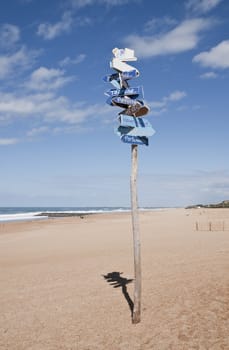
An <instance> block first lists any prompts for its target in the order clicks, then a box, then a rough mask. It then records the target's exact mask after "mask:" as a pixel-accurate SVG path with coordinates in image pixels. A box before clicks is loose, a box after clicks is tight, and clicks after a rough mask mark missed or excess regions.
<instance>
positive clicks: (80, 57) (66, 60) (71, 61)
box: [59, 53, 86, 67]
mask: <svg viewBox="0 0 229 350" xmlns="http://www.w3.org/2000/svg"><path fill="white" fill-rule="evenodd" d="M85 58H86V55H85V54H83V53H82V54H79V55H78V56H76V57H75V58H70V57H69V56H67V57H65V58H64V59H63V60H61V61H60V62H59V65H60V66H61V67H65V66H68V65H69V64H79V63H81V62H83V61H84V60H85Z"/></svg>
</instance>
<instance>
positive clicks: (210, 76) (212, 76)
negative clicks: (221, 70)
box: [200, 72, 218, 79]
mask: <svg viewBox="0 0 229 350" xmlns="http://www.w3.org/2000/svg"><path fill="white" fill-rule="evenodd" d="M217 77H218V74H216V73H215V72H206V73H204V74H201V76H200V78H201V79H215V78H217Z"/></svg>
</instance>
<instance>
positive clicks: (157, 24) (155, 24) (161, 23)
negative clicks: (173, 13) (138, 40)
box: [144, 16, 177, 32]
mask: <svg viewBox="0 0 229 350" xmlns="http://www.w3.org/2000/svg"><path fill="white" fill-rule="evenodd" d="M176 24H177V21H176V20H175V19H174V18H171V17H169V16H164V17H160V18H157V17H154V18H152V19H151V20H149V21H148V22H146V23H145V25H144V29H145V31H151V32H152V31H155V30H160V31H162V32H164V31H165V30H166V29H167V30H168V27H171V26H172V27H173V26H174V25H176Z"/></svg>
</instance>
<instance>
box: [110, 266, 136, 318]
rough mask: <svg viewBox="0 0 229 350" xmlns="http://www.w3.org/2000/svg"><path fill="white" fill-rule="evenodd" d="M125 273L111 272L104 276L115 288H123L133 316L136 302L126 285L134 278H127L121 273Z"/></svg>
mask: <svg viewBox="0 0 229 350" xmlns="http://www.w3.org/2000/svg"><path fill="white" fill-rule="evenodd" d="M122 274H123V272H110V273H108V274H107V275H103V277H104V278H105V280H106V281H107V282H108V283H110V285H111V286H113V288H119V287H121V288H122V294H123V295H124V297H125V299H126V301H127V303H128V305H129V308H130V311H131V317H132V316H133V310H134V303H133V301H132V299H131V298H130V296H129V293H128V292H127V287H126V285H127V284H129V283H131V282H132V281H133V279H127V278H125V277H121V275H122Z"/></svg>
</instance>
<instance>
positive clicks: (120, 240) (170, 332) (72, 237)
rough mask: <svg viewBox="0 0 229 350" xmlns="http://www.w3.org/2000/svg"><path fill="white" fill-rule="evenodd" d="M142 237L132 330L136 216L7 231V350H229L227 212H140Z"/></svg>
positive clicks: (1, 263) (0, 250)
mask: <svg viewBox="0 0 229 350" xmlns="http://www.w3.org/2000/svg"><path fill="white" fill-rule="evenodd" d="M197 223H198V225H197ZM197 226H198V229H199V230H198V231H197V230H196V228H197ZM140 229H141V243H142V247H141V248H142V314H141V323H139V324H137V325H133V324H132V322H131V303H132V300H133V287H134V282H133V281H131V280H132V279H133V278H134V275H133V241H132V228H131V216H130V213H113V214H96V215H90V216H86V217H84V218H83V219H82V218H80V217H74V218H71V217H70V218H60V219H58V218H55V219H49V220H45V221H39V222H25V223H7V224H6V223H5V224H3V223H2V224H0V276H1V277H0V278H1V288H0V305H1V313H0V349H1V350H3V349H4V350H59V349H61V350H70V349H71V350H149V349H150V350H154V349H155V350H168V349H172V350H191V349H196V350H197V349H199V350H205V349H206V350H222V349H225V350H226V349H229V209H191V210H186V209H168V210H161V211H151V212H141V213H140ZM210 229H211V230H210ZM107 275H108V276H110V278H111V279H106V278H104V276H107ZM112 281H113V284H112ZM116 282H117V283H116ZM120 284H121V285H120Z"/></svg>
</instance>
